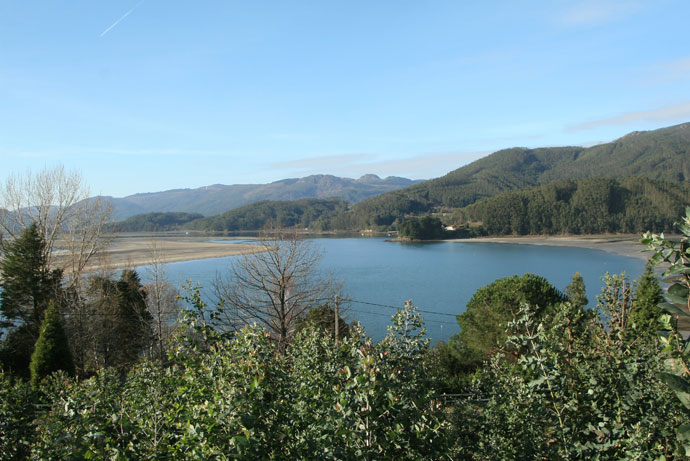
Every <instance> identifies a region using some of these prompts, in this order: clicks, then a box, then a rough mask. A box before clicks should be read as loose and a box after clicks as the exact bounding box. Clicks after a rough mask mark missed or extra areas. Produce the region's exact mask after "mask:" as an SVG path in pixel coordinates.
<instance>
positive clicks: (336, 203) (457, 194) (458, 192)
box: [119, 123, 690, 234]
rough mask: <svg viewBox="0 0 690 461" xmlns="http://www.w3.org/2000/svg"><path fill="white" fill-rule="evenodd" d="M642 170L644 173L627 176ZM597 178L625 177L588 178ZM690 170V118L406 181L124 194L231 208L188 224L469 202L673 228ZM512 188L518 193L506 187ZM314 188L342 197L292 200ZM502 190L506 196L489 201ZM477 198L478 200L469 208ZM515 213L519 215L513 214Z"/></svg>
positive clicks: (511, 152) (520, 229) (323, 217)
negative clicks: (601, 141) (612, 138)
mask: <svg viewBox="0 0 690 461" xmlns="http://www.w3.org/2000/svg"><path fill="white" fill-rule="evenodd" d="M632 177H635V178H637V179H627V180H622V178H632ZM595 178H601V179H604V178H608V179H621V181H584V180H585V179H595ZM643 178H644V179H643ZM687 178H690V123H685V124H682V125H676V126H672V127H668V128H663V129H659V130H654V131H647V132H634V133H630V134H628V135H626V136H623V137H622V138H620V139H617V140H615V141H613V142H610V143H606V144H600V145H597V146H594V147H589V148H584V147H548V148H538V149H527V148H512V149H505V150H501V151H498V152H495V153H493V154H491V155H489V156H487V157H485V158H483V159H480V160H477V161H475V162H473V163H471V164H469V165H466V166H464V167H461V168H458V169H457V170H454V171H451V172H450V173H448V174H446V175H445V176H443V177H440V178H437V179H432V180H429V181H425V182H421V183H418V184H414V185H412V186H409V187H406V188H402V189H401V188H400V187H402V186H403V185H405V184H409V183H412V181H410V180H407V179H402V178H386V179H380V178H378V177H377V176H373V175H366V176H363V177H361V178H360V179H358V180H356V181H355V180H352V179H344V178H337V177H335V176H323V175H320V176H309V177H306V178H302V179H286V180H283V181H277V182H275V183H272V184H267V185H263V186H251V185H244V186H220V185H217V186H210V187H208V188H203V189H195V190H178V191H167V192H160V193H156V194H138V195H134V196H131V197H126V198H125V199H119V200H127V203H128V204H129V205H131V206H138V207H139V208H141V207H142V206H144V205H145V206H147V207H156V208H158V209H164V208H165V207H171V208H173V207H174V208H177V209H188V210H190V211H195V212H198V213H202V214H206V215H209V214H213V213H218V211H214V210H217V209H219V208H223V209H224V210H229V209H230V210H231V211H229V212H226V213H223V214H221V215H219V216H215V217H210V218H206V219H202V220H198V221H194V222H190V223H189V224H187V225H186V227H187V228H193V229H199V230H214V231H223V230H259V229H261V228H263V227H264V226H266V225H269V224H270V225H273V226H283V227H310V228H313V229H315V230H330V229H338V230H360V229H375V230H385V229H389V228H397V227H398V226H399V224H400V223H401V222H402V220H403V219H404V218H405V217H406V216H407V217H409V216H414V215H425V214H429V213H432V212H451V211H455V212H457V210H461V209H464V210H463V212H462V213H463V214H461V215H459V216H465V217H467V218H468V219H470V220H474V221H482V222H484V223H485V224H486V230H487V231H488V232H490V233H492V234H493V233H498V234H510V233H516V234H523V233H561V232H567V233H591V232H638V231H640V230H644V229H646V228H650V229H656V230H661V229H666V228H668V227H669V226H670V224H672V223H673V221H674V220H675V217H676V216H678V215H679V213H680V212H682V210H683V206H685V205H686V204H688V202H690V195H689V194H688V187H687V185H688V183H687ZM655 181H656V182H655ZM552 183H553V184H552ZM540 186H541V187H540ZM386 188H398V190H395V191H393V192H388V193H383V194H380V195H377V196H374V197H371V198H368V199H366V200H364V201H362V202H359V203H355V204H354V205H352V206H348V204H347V203H346V202H350V203H353V202H357V201H358V200H360V199H362V198H363V197H364V196H366V195H367V194H370V195H373V194H374V193H381V192H382V191H383V190H384V189H386ZM530 188H536V189H530ZM516 191H521V192H519V193H518V192H516ZM508 192H513V193H509V194H506V195H501V194H504V193H508ZM554 194H555V195H554ZM305 196H306V197H331V196H335V197H338V198H337V199H333V200H330V199H329V200H298V201H296V202H292V201H294V200H297V199H300V198H302V197H305ZM494 196H496V197H497V199H496V200H489V201H486V202H481V201H482V200H483V199H488V198H491V197H494ZM499 196H500V197H499ZM554 197H557V198H554ZM265 198H268V200H267V201H265V202H263V201H262V202H261V203H258V204H255V206H251V205H248V206H243V207H242V208H236V207H238V206H239V205H241V204H246V203H247V202H259V201H261V200H262V199H265ZM276 200H280V201H276ZM474 203H477V206H475V207H469V208H465V207H468V206H470V205H472V204H474ZM510 204H514V205H515V206H514V207H513V208H511V205H510ZM601 204H605V205H606V206H603V205H601ZM129 205H128V206H129ZM130 212H132V211H131V209H130ZM456 215H457V213H456ZM518 215H520V216H519V217H518ZM506 216H511V217H512V218H511V219H512V221H513V222H511V223H507V221H506V219H507V218H506ZM537 216H541V217H539V218H537ZM499 221H500V223H499ZM585 221H589V222H590V223H589V224H587V223H585ZM141 230H143V229H141Z"/></svg>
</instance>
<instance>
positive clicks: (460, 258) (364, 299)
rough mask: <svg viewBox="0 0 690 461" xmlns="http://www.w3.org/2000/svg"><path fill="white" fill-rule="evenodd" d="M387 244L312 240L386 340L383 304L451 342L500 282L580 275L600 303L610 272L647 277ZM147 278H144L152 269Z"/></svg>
mask: <svg viewBox="0 0 690 461" xmlns="http://www.w3.org/2000/svg"><path fill="white" fill-rule="evenodd" d="M384 240H385V239H383V238H324V239H315V240H313V243H314V245H317V246H318V247H319V248H320V249H321V250H322V251H323V260H322V267H323V268H324V269H326V270H329V271H332V272H333V274H334V275H335V276H336V277H337V278H339V279H341V280H342V281H343V282H344V283H345V291H346V293H347V294H348V295H349V297H350V298H352V299H353V300H355V301H356V302H352V303H351V304H350V310H349V314H348V315H347V318H348V319H349V320H358V321H360V322H361V323H362V324H363V325H364V327H365V328H366V330H367V333H368V334H369V335H370V336H372V337H373V338H374V339H376V340H379V339H381V338H382V337H383V336H384V335H385V331H386V326H387V325H389V324H390V316H391V315H392V314H393V313H394V309H392V308H389V307H384V306H402V305H403V303H404V302H405V301H406V300H409V299H411V300H412V301H413V303H414V304H415V305H417V306H418V307H419V308H420V309H423V310H425V311H431V312H436V313H438V314H435V313H434V314H432V313H423V316H424V318H425V320H426V326H427V332H428V334H429V335H430V337H431V338H433V339H434V340H444V341H445V340H448V338H449V337H450V336H451V335H453V334H455V333H457V332H458V330H459V328H458V325H457V322H456V321H455V315H457V314H460V313H461V312H463V311H464V310H465V304H466V303H467V301H468V300H469V299H470V297H471V296H472V294H473V293H474V292H475V291H476V290H477V289H479V288H480V287H482V286H484V285H487V284H489V283H491V282H493V281H494V280H496V279H497V278H500V277H506V276H512V275H515V274H518V275H522V274H524V273H526V272H531V273H534V274H537V275H541V276H543V277H545V278H546V279H548V280H549V281H550V282H551V283H552V284H553V285H554V286H555V287H556V288H558V289H560V290H563V289H564V288H565V287H566V285H568V283H570V279H571V278H572V276H573V274H574V273H575V272H580V273H581V274H582V277H583V278H584V281H585V285H586V287H587V296H588V298H589V300H590V305H593V304H594V303H595V302H596V295H597V294H598V293H599V292H600V291H601V285H602V284H601V280H600V278H601V276H602V275H604V273H606V272H607V271H608V272H610V273H620V272H625V273H626V274H627V275H628V276H629V278H630V279H635V278H638V277H639V276H640V274H641V273H642V272H643V271H644V261H643V260H641V259H636V258H628V257H623V256H617V255H614V254H611V253H606V252H603V251H598V250H587V249H580V248H572V247H548V246H536V245H513V244H500V243H457V242H440V243H415V244H409V243H408V244H401V243H394V242H386V241H384ZM232 259H233V257H227V258H217V259H205V260H198V261H185V262H178V263H171V264H168V266H167V273H168V278H169V279H170V281H171V282H172V283H174V284H176V285H181V284H182V283H183V282H184V281H185V280H188V279H192V280H195V281H199V282H200V283H201V285H202V286H204V287H209V288H210V286H211V282H212V280H213V279H214V278H215V275H216V272H218V271H223V270H225V269H226V268H227V266H228V264H230V262H231V261H232ZM141 272H142V277H143V278H144V279H145V278H146V270H145V268H142V270H141ZM209 288H207V290H208V291H210V289H209ZM364 303H369V304H364ZM371 304H380V305H382V306H373V305H371ZM449 314H450V315H449Z"/></svg>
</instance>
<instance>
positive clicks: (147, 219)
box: [107, 212, 203, 232]
mask: <svg viewBox="0 0 690 461" xmlns="http://www.w3.org/2000/svg"><path fill="white" fill-rule="evenodd" d="M201 218H203V215H201V214H199V213H176V212H170V213H146V214H139V215H136V216H132V217H131V218H127V219H125V220H124V221H119V222H116V223H112V224H110V225H109V226H108V228H107V230H108V231H110V232H154V231H158V232H162V231H170V230H176V229H178V228H180V227H181V226H182V225H184V224H187V223H188V222H190V221H194V220H196V219H201Z"/></svg>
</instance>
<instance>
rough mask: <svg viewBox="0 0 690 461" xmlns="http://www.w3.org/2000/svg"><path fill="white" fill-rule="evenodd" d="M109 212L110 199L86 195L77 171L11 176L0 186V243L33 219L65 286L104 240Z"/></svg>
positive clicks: (56, 169) (74, 279) (58, 168)
mask: <svg viewBox="0 0 690 461" xmlns="http://www.w3.org/2000/svg"><path fill="white" fill-rule="evenodd" d="M110 212H111V207H110V204H109V203H106V202H105V201H104V200H102V199H100V198H89V189H88V187H87V186H86V185H85V182H84V180H83V178H82V176H81V173H79V172H78V171H65V168H64V167H63V166H61V165H60V166H56V167H53V168H45V169H43V170H41V171H39V172H38V173H33V172H31V171H27V173H26V174H25V175H16V174H14V175H10V176H9V177H8V178H7V180H6V181H5V182H4V183H3V184H1V185H0V232H1V233H2V236H1V237H2V238H0V246H1V245H2V242H4V241H6V240H14V239H15V238H16V237H18V236H19V235H20V234H21V232H22V231H23V230H24V229H26V228H27V227H29V226H30V225H31V224H32V223H34V222H35V223H36V224H37V225H38V227H39V229H40V230H41V233H42V234H43V238H44V240H45V243H46V261H47V265H48V267H52V268H59V269H63V270H64V271H65V273H66V274H67V275H68V277H69V278H68V279H69V281H70V285H77V284H78V283H79V278H80V276H81V274H82V271H83V270H84V268H85V267H86V265H87V263H88V262H89V260H90V259H91V258H92V257H93V256H94V255H95V254H96V253H98V252H99V251H100V250H102V249H104V248H105V247H107V246H108V244H109V241H108V239H107V238H105V235H104V226H105V224H106V223H107V222H108V221H109V220H110ZM0 249H1V248H0Z"/></svg>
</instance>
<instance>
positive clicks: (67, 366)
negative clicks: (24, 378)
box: [29, 302, 74, 390]
mask: <svg viewBox="0 0 690 461" xmlns="http://www.w3.org/2000/svg"><path fill="white" fill-rule="evenodd" d="M29 368H30V370H31V387H32V388H33V389H35V390H38V388H39V385H40V384H41V381H42V380H43V379H44V378H45V377H46V376H48V375H49V374H51V373H53V372H55V371H58V370H64V371H65V372H66V373H67V374H69V375H74V362H73V361H72V353H71V352H70V348H69V343H68V341H67V335H66V334H65V330H64V328H63V327H62V320H61V319H60V313H59V312H58V310H57V307H56V305H55V303H54V302H51V303H50V304H49V305H48V309H46V312H45V319H44V320H43V324H42V325H41V333H40V335H39V337H38V341H36V345H35V346H34V352H33V354H32V355H31V363H30V365H29Z"/></svg>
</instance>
